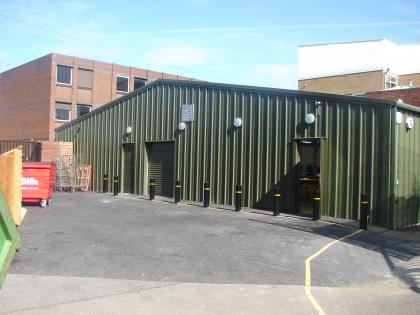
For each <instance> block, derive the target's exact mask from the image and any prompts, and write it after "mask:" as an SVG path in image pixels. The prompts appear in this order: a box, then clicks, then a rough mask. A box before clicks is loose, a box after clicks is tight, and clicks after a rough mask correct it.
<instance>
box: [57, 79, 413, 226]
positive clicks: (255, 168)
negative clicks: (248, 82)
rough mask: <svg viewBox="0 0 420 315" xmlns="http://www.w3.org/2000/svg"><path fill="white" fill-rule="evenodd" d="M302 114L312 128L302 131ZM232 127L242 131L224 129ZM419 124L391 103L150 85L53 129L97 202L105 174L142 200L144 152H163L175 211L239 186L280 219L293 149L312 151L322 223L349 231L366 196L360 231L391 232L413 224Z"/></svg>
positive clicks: (291, 203) (287, 199)
mask: <svg viewBox="0 0 420 315" xmlns="http://www.w3.org/2000/svg"><path fill="white" fill-rule="evenodd" d="M188 104H193V111H194V113H193V118H194V121H192V122H185V130H180V129H179V126H178V124H179V122H180V121H181V114H182V113H181V106H183V105H188ZM397 111H398V112H401V113H402V116H403V119H406V118H407V117H413V118H414V128H412V129H407V128H406V124H405V120H404V121H403V122H402V123H400V124H397V123H396V115H397V114H396V113H397ZM308 113H312V114H313V115H314V117H313V118H315V121H314V123H312V124H307V123H306V122H305V117H306V116H307V114H308ZM237 117H239V118H241V119H242V126H241V127H235V126H234V125H233V121H234V119H235V118H237ZM419 117H420V114H419V110H418V109H417V108H414V107H412V106H407V105H402V104H399V103H396V102H391V101H383V100H372V99H367V98H361V97H349V96H340V95H330V94H321V93H310V92H301V91H290V90H280V89H267V88H258V87H247V86H235V85H225V84H215V83H207V82H190V81H185V82H183V81H171V80H158V81H155V82H153V83H151V84H149V85H146V86H145V87H143V88H141V89H139V90H136V91H134V92H132V93H130V94H128V95H127V96H125V97H122V98H120V99H118V100H115V101H113V102H111V103H109V104H107V105H105V106H102V107H100V108H99V109H97V110H95V111H93V112H91V113H90V114H88V115H85V116H83V117H82V118H80V119H77V120H74V121H72V122H70V123H68V124H66V125H64V126H62V127H59V128H57V129H56V140H59V141H72V142H73V144H74V153H75V154H84V155H85V156H86V157H87V160H88V161H89V162H90V163H91V164H92V167H93V177H92V182H91V183H92V184H91V185H92V190H94V191H102V186H101V185H102V183H103V180H102V178H103V175H104V174H107V175H109V177H110V178H112V177H113V176H114V175H119V176H122V177H123V178H122V180H121V185H122V187H121V188H122V191H123V192H130V193H135V194H147V193H148V177H149V176H150V172H149V168H152V169H153V170H154V171H155V173H156V165H157V166H159V165H158V164H156V163H155V164H153V161H152V162H151V159H153V155H151V153H150V152H154V151H156V150H155V149H156V147H159V143H168V142H172V143H173V146H169V145H166V147H173V148H174V149H173V150H174V152H173V155H174V163H173V165H174V166H173V168H174V169H173V175H174V176H173V177H174V178H175V180H177V179H179V180H181V183H182V199H184V200H191V201H202V195H203V194H202V187H203V183H204V182H209V183H210V189H211V194H210V196H211V202H213V203H217V204H225V205H232V204H233V202H234V189H235V185H236V184H241V185H242V186H243V205H244V206H248V207H253V208H260V209H267V210H271V209H272V208H273V189H274V186H275V185H278V186H279V187H280V190H281V192H282V198H281V207H282V211H294V210H296V205H297V199H298V196H297V194H298V192H297V190H296V187H297V181H298V173H299V172H300V169H299V166H300V163H299V162H300V156H299V152H298V146H299V143H303V142H307V141H314V143H315V142H316V143H319V150H320V159H321V161H320V165H321V183H320V190H321V212H322V215H328V216H332V217H338V218H345V219H358V218H359V212H360V194H361V193H366V194H368V195H369V198H370V204H369V206H370V211H371V222H372V223H374V224H377V225H381V226H384V227H389V228H397V227H402V226H407V225H411V224H416V223H418V222H419V216H420V213H419V207H418V204H419V194H420V191H419V187H418V185H417V182H416V179H415V178H414V177H418V175H419V174H418V173H419V145H420V144H419V140H420V138H419V132H420V131H419V130H420V121H419ZM127 127H131V132H128V133H127V132H126V131H130V130H129V129H127ZM302 141H303V142H302ZM152 147H153V148H154V149H153V148H152ZM130 148H132V149H130ZM162 148H163V147H162ZM128 151H130V152H128ZM127 152H128V153H127ZM167 154H168V155H169V154H172V153H171V152H168V153H167ZM396 159H398V161H396ZM127 160H130V161H131V162H130V163H129V164H127V163H128V162H127ZM133 161H134V162H133ZM127 165H128V166H127ZM127 170H129V171H127ZM157 170H158V171H159V169H157ZM162 172H163V171H162ZM166 172H167V171H166ZM397 173H398V176H397V177H398V178H397V177H396V174H397ZM127 174H132V175H130V176H131V177H132V178H130V180H128V181H126V180H124V177H127V176H128V175H127ZM414 174H416V176H414ZM124 186H126V187H124Z"/></svg>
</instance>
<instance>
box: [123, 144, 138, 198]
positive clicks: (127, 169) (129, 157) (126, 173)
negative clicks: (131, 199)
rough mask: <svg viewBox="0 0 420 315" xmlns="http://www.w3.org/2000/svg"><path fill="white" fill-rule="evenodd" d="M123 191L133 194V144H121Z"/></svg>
mask: <svg viewBox="0 0 420 315" xmlns="http://www.w3.org/2000/svg"><path fill="white" fill-rule="evenodd" d="M123 153H124V155H123V191H124V192H125V193H127V194H134V169H135V147H134V143H124V144H123Z"/></svg>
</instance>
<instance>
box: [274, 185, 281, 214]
mask: <svg viewBox="0 0 420 315" xmlns="http://www.w3.org/2000/svg"><path fill="white" fill-rule="evenodd" d="M273 196H274V210H273V215H274V216H278V215H279V214H280V197H281V194H280V188H279V187H277V186H274V195H273Z"/></svg>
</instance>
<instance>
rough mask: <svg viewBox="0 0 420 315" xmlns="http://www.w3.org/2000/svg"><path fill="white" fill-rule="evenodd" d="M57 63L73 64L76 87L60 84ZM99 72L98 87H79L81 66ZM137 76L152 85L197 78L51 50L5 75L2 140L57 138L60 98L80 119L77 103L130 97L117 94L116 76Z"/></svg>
mask: <svg viewBox="0 0 420 315" xmlns="http://www.w3.org/2000/svg"><path fill="white" fill-rule="evenodd" d="M57 64H62V65H67V66H71V67H73V73H72V74H73V75H72V84H71V85H70V86H68V85H63V84H59V83H56V81H57V79H56V77H57V73H56V72H57V67H56V66H57ZM79 68H83V69H91V70H93V84H92V89H80V88H78V84H77V83H78V69H79ZM117 75H122V76H127V77H129V85H130V92H131V91H133V90H134V77H140V78H143V79H146V80H147V82H148V83H150V82H152V81H154V80H156V79H160V78H171V79H177V80H192V79H191V78H187V77H182V76H177V75H171V74H166V73H162V72H155V71H150V70H144V69H137V68H133V67H126V66H121V65H116V64H110V63H105V62H101V61H96V60H89V59H83V58H78V57H72V56H65V55H59V54H50V55H47V56H45V57H42V58H39V59H36V60H33V61H31V62H29V63H27V64H24V65H22V66H19V67H17V68H14V69H11V70H9V71H6V72H3V73H1V74H0V126H1V128H0V140H29V139H32V138H34V139H36V140H48V139H49V140H54V129H55V128H56V127H58V126H60V125H62V124H63V122H56V121H55V102H56V101H61V102H68V103H70V104H71V118H72V119H74V118H76V117H77V104H84V105H91V106H92V109H95V108H97V107H99V106H101V105H104V104H106V103H109V102H111V101H112V100H114V99H116V98H118V97H121V96H123V95H125V93H117V92H116V76H117Z"/></svg>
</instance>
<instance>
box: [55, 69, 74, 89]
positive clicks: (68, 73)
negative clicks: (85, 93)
mask: <svg viewBox="0 0 420 315" xmlns="http://www.w3.org/2000/svg"><path fill="white" fill-rule="evenodd" d="M72 70H73V68H72V67H69V66H63V65H57V83H62V84H69V85H71V79H72Z"/></svg>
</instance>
